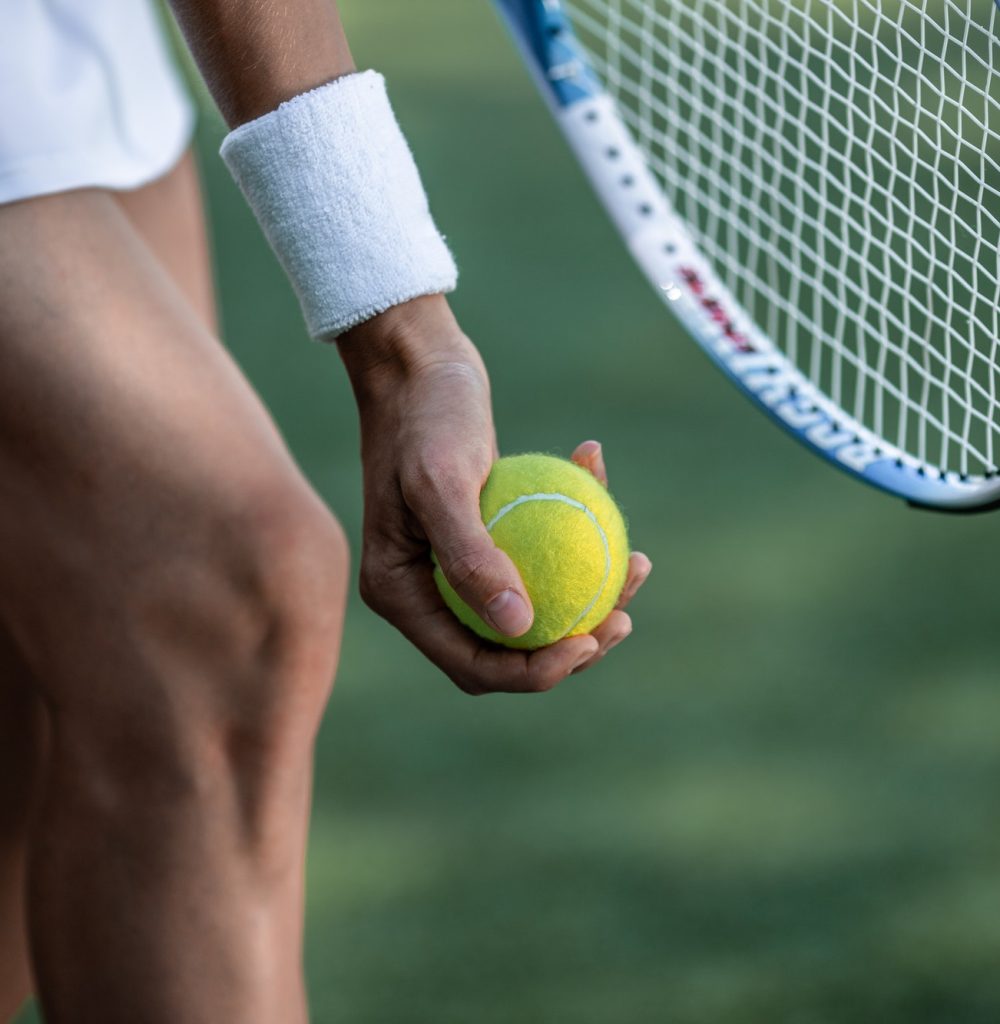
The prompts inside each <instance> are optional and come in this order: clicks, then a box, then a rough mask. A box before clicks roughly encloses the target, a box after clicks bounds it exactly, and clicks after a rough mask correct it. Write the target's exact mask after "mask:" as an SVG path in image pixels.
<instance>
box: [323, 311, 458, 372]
mask: <svg viewBox="0 0 1000 1024" xmlns="http://www.w3.org/2000/svg"><path fill="white" fill-rule="evenodd" d="M336 344H337V350H338V351H339V352H340V357H341V359H342V360H343V362H344V366H345V367H346V368H347V372H348V374H349V375H350V376H351V378H352V380H353V379H355V378H364V377H370V376H372V375H378V376H394V377H408V376H412V375H413V374H415V373H418V372H419V371H420V370H422V369H424V368H425V367H426V366H428V365H430V364H432V363H435V362H449V361H453V360H455V359H456V358H462V357H467V356H468V352H469V349H471V348H472V343H471V342H470V341H469V340H468V338H466V337H465V335H464V334H463V333H462V330H461V328H460V327H459V326H458V322H457V321H456V320H455V315H454V314H453V313H452V311H451V307H450V306H449V304H448V300H447V298H446V297H445V296H444V295H421V296H418V297H417V298H415V299H410V300H409V301H408V302H401V303H399V305H397V306H393V307H391V308H390V309H387V310H386V311H385V312H384V313H379V314H378V316H374V317H372V318H371V319H370V320H365V321H364V322H363V323H360V324H358V325H357V326H355V327H352V328H351V329H350V330H349V331H345V332H344V333H343V334H342V335H340V337H339V338H337V341H336Z"/></svg>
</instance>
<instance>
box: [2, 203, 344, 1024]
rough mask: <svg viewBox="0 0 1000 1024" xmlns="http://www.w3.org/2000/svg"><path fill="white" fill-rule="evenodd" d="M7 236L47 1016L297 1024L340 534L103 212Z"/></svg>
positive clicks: (8, 553)
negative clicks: (40, 761) (47, 753)
mask: <svg viewBox="0 0 1000 1024" xmlns="http://www.w3.org/2000/svg"><path fill="white" fill-rule="evenodd" d="M39 204H41V205H39ZM43 206H44V208H43ZM0 218H2V220H3V224H2V228H3V230H2V234H0V237H3V238H4V239H5V242H4V246H3V253H0V293H2V294H0V309H2V311H0V359H2V361H3V365H4V372H3V374H0V410H2V411H0V435H2V437H3V441H2V442H0V580H2V582H0V617H2V619H3V621H4V623H5V624H6V625H7V627H8V628H9V629H10V630H11V633H12V635H13V637H14V639H15V642H16V645H17V648H18V650H19V652H20V654H21V656H22V657H23V658H24V660H25V661H26V663H27V665H28V668H29V670H30V672H31V675H32V677H33V678H34V679H35V680H36V681H37V685H38V688H39V691H40V692H41V694H42V695H43V697H44V700H45V703H46V706H47V708H48V711H49V715H50V718H51V724H52V728H51V739H52V747H51V758H50V762H49V767H48V772H47V780H46V787H45V794H44V799H43V801H42V805H41V808H40V812H39V816H38V825H37V830H36V838H35V840H34V842H33V845H32V851H31V863H32V869H31V870H32V885H31V920H32V933H33V950H34V954H35V960H36V967H37V972H38V977H39V981H40V984H41V988H42V998H43V1004H44V1006H45V1009H46V1012H47V1014H48V1017H49V1019H50V1020H52V1021H59V1020H74V1021H76V1020H86V1019H91V1018H90V1017H89V1016H87V1014H88V1013H91V1014H92V1015H93V1016H94V1017H95V1018H96V1017H98V1016H99V1017H100V1019H101V1020H103V1021H112V1020H117V1019H122V1020H136V1019H142V1020H144V1021H145V1020H150V1021H156V1020H161V1019H162V1020H177V1019H184V1020H192V1021H198V1020H213V1021H214V1020H220V1019H239V1020H241V1021H254V1020H274V1019H283V1020H290V1021H291V1020H295V1019H301V1018H302V1017H303V1014H304V1010H303V1007H302V994H301V983H300V977H299V969H298V951H299V930H300V927H301V866H302V850H303V845H304V836H305V827H306V819H307V814H308V802H309V800H308V796H309V751H310V748H311V741H312V736H313V733H314V731H315V727H316V724H317V721H318V717H319V714H320V712H321V709H322V707H323V704H324V702H325V698H326V695H327V690H328V685H329V681H330V678H331V677H332V674H333V668H334V665H335V661H336V652H337V642H338V639H339V630H340V623H341V617H342V613H343V603H344V589H345V580H346V552H345V545H344V541H343V537H342V534H341V532H340V530H339V528H338V527H337V526H336V524H335V523H334V521H333V520H332V519H331V518H330V517H329V515H328V514H327V513H326V511H325V510H324V509H323V508H322V506H321V505H320V504H319V502H318V500H317V499H316V498H315V496H314V495H313V494H312V493H311V491H310V490H309V489H308V487H307V486H306V485H305V484H304V482H303V481H302V479H301V477H300V476H299V475H298V473H297V471H296V470H295V468H294V466H293V465H292V464H291V461H290V460H289V459H288V456H287V454H286V453H285V451H284V449H283V447H282V446H281V444H280V441H279V439H278V438H277V435H276V433H275V432H274V430H273V427H272V425H271V424H270V421H269V420H268V418H267V416H266V414H265V413H264V412H263V410H262V408H261V407H260V405H259V403H258V402H257V400H256V399H255V398H254V396H253V395H252V392H251V391H250V390H249V388H248V387H247V386H246V384H245V382H244V381H243V380H242V378H241V377H240V376H239V374H238V372H237V371H236V370H235V368H234V366H233V365H232V363H231V361H230V360H229V359H228V357H227V356H226V355H225V353H224V351H223V350H222V349H221V347H220V346H218V345H217V343H216V342H215V341H214V340H213V339H212V338H211V337H210V336H209V335H208V334H207V332H206V331H205V330H204V328H203V327H202V325H201V323H200V322H199V321H198V317H197V316H196V315H194V314H193V313H192V311H191V310H190V308H189V306H188V304H187V303H186V302H184V301H183V300H182V297H181V295H180V294H179V293H178V291H177V289H176V288H174V287H173V286H171V285H169V284H168V280H169V279H168V277H167V275H166V273H165V272H164V271H163V268H162V267H160V266H158V265H157V264H156V261H155V260H154V259H153V258H152V257H151V255H150V253H149V252H148V250H147V249H146V247H145V246H144V245H143V244H142V243H141V240H140V239H139V238H138V237H137V236H136V233H135V231H134V230H133V229H132V228H131V226H130V225H129V224H128V222H127V219H126V218H125V217H124V216H123V215H122V212H121V210H120V209H119V208H116V207H115V204H114V201H113V200H111V199H110V198H109V197H108V196H107V195H106V194H102V193H77V194H74V195H67V196H56V197H50V198H49V199H46V200H39V201H32V203H30V204H15V205H14V206H12V207H8V208H5V209H3V210H0ZM88 1006H89V1007H92V1010H88V1009H87V1007H88Z"/></svg>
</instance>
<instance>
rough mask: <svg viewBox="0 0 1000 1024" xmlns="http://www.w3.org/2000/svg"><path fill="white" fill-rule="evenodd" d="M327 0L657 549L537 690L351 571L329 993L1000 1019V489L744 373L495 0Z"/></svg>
mask: <svg viewBox="0 0 1000 1024" xmlns="http://www.w3.org/2000/svg"><path fill="white" fill-rule="evenodd" d="M342 7H343V10H344V15H345V20H346V22H347V26H348V29H349V32H350V35H351V39H352V42H353V48H354V51H355V56H356V57H357V60H358V62H359V64H360V65H362V66H375V67H378V68H379V69H380V70H382V71H383V72H384V73H385V74H386V75H387V77H388V79H389V82H390V87H391V92H392V95H393V98H394V103H395V106H396V109H397V113H398V114H399V117H400V120H401V121H402V123H403V125H404V127H405V129H406V130H407V133H408V135H409V138H410V141H411V144H412V146H413V148H414V150H415V152H416V154H417V158H418V161H419V163H420V166H421V167H422V169H423V174H424V178H425V182H426V184H427V187H428V191H429V192H430V194H431V199H432V204H433V208H434V210H435V213H436V217H437V219H438V222H439V225H440V226H441V228H442V229H443V230H444V231H445V232H446V234H447V235H448V237H449V239H450V242H451V244H452V246H453V248H454V251H455V252H456V254H457V256H458V259H459V262H460V265H461V270H462V283H461V287H460V289H459V291H458V292H457V293H456V294H455V296H454V306H455V309H456V310H457V312H458V315H459V318H460V320H461V321H462V323H463V324H464V326H465V329H466V330H467V331H468V332H469V334H470V335H471V336H472V337H473V338H474V339H475V340H476V341H477V343H478V344H479V346H480V348H481V350H482V351H483V354H484V356H485V358H486V362H487V364H488V366H489V367H490V370H491V373H492V378H493V386H494V392H495V408H496V418H497V425H498V430H499V436H500V442H501V446H502V448H503V450H504V451H505V452H516V451H519V450H524V449H538V448H541V449H548V450H551V451H555V452H557V453H562V454H569V452H570V451H571V450H572V448H573V446H574V445H575V444H576V443H577V442H579V441H581V440H584V439H586V438H588V437H597V438H599V439H601V440H602V441H603V442H604V445H605V450H606V454H607V458H608V461H609V467H610V472H611V476H612V487H613V489H614V491H615V492H616V494H617V495H618V496H619V498H620V500H621V501H622V503H623V504H624V506H625V507H626V510H627V512H628V514H629V517H630V519H631V523H632V526H633V532H634V540H635V544H636V546H637V547H638V548H640V549H642V550H644V551H646V552H647V553H648V554H649V555H650V556H651V558H652V560H653V562H654V564H655V567H656V568H655V572H654V574H653V576H652V579H651V581H650V583H649V584H648V585H647V586H646V588H645V590H644V591H643V593H642V594H641V597H640V599H639V600H638V601H637V602H636V604H635V606H634V618H635V624H636V628H635V633H634V635H633V637H632V638H631V639H630V640H629V642H628V643H626V644H624V645H623V646H622V647H621V648H620V649H618V650H616V651H615V652H614V655H613V656H612V657H610V658H609V659H608V660H607V661H605V662H604V663H603V664H602V665H601V666H600V667H598V668H597V669H596V670H594V671H591V672H588V673H587V674H586V675H585V676H583V677H579V678H574V679H573V680H571V681H570V682H567V683H565V684H564V685H563V686H562V687H560V688H559V689H558V690H556V691H554V692H553V693H551V694H549V695H546V696H544V697H520V698H515V697H495V698H487V699H481V700H470V699H469V698H467V697H465V696H463V695H461V694H460V693H459V692H458V691H457V690H456V689H455V688H454V687H453V686H452V685H451V684H450V683H449V682H448V681H447V680H446V679H445V678H444V677H443V676H442V675H441V674H440V673H439V672H438V671H437V670H436V669H435V668H434V667H433V666H431V665H430V664H428V663H427V662H426V661H424V660H423V658H422V657H421V656H420V655H419V654H418V653H417V652H416V651H415V650H413V649H412V648H411V647H410V646H409V645H408V644H407V643H406V642H405V641H404V640H403V639H402V638H401V637H400V636H399V635H397V634H396V633H395V632H394V631H393V629H392V628H391V627H390V626H388V625H387V624H386V623H384V622H382V621H381V620H379V619H378V618H376V617H375V616H374V615H373V614H372V613H371V612H369V611H368V610H367V609H366V608H365V607H364V606H363V605H362V604H361V602H360V601H359V600H357V599H356V598H352V602H351V606H350V610H349V613H348V617H347V633H346V640H345V644H344V652H343V658H342V662H341V668H340V673H339V677H338V683H337V688H336V692H335V695H334V699H333V701H332V703H331V706H330V709H329V712H328V714H327V717H326V721H325V724H324V727H323V730H322V734H321V736H320V741H319V749H318V755H317V779H316V799H315V820H314V826H313V833H312V844H311V852H310V871H309V894H308V940H307V967H308V975H309V984H310V990H311V997H312V1006H313V1014H314V1020H316V1021H317V1022H320V1024H332V1022H344V1024H347V1022H351V1024H432V1022H433V1024H459V1022H462V1024H467V1022H471V1021H475V1022H477V1024H500V1022H504V1024H507V1022H518V1024H530V1022H546V1024H559V1022H563V1021H565V1022H573V1024H610V1022H616V1024H646V1022H649V1024H653V1022H657V1024H660V1022H663V1024H668V1022H669V1024H786V1022H787V1024H828V1022H831V1024H832V1022H837V1024H841V1022H851V1024H867V1022H873V1024H874V1022H878V1024H897V1022H898V1024H922V1022H933V1024H942V1022H948V1024H965V1022H969V1024H971V1022H975V1024H986V1022H995V1021H997V1020H998V1019H1000V973H998V964H1000V820H998V809H1000V789H998V783H1000V686H998V685H997V684H998V668H997V664H998V659H997V645H998V641H997V636H998V629H997V619H998V616H997V609H998V606H1000V600H998V595H997V579H998V576H997V570H998V567H1000V552H998V550H997V547H998V546H997V536H998V533H1000V518H997V517H996V516H983V517H974V518H969V519H947V518H942V517H938V516H934V515H932V514H928V513H919V512H913V511H909V510H907V509H906V508H905V507H904V506H903V505H901V504H899V503H898V502H896V501H894V500H891V499H889V498H886V497H883V496H881V495H879V494H876V493H875V492H872V491H869V490H867V489H865V488H863V487H862V486H860V485H858V484H856V483H853V482H852V481H850V480H849V479H847V478H846V477H844V476H842V475H839V474H836V473H834V472H832V471H831V470H830V469H828V468H827V467H826V466H824V465H822V464H821V463H820V462H819V461H818V460H816V459H815V458H814V457H812V456H811V455H808V454H806V453H805V452H804V451H803V450H801V449H800V448H799V447H798V446H796V445H795V444H794V443H793V442H792V441H790V440H787V439H786V438H785V437H784V436H783V435H782V434H781V432H780V431H778V430H776V429H775V428H774V427H773V426H772V425H771V424H770V423H768V422H766V421H765V420H764V418H763V417H761V416H760V414H759V413H758V412H756V411H754V410H753V409H752V408H751V407H750V406H749V404H748V403H747V402H745V401H744V400H743V399H741V398H739V397H738V396H737V394H736V392H735V391H734V390H733V389H732V388H731V386H730V385H729V384H727V383H726V382H725V381H724V380H723V379H722V377H721V376H720V375H719V374H718V372H717V371H716V370H714V369H713V368H712V367H711V366H710V364H709V363H708V361H707V360H706V359H705V358H704V357H703V356H702V355H701V354H700V353H699V352H698V351H697V349H696V347H695V346H694V345H692V344H691V343H690V342H689V341H688V340H687V338H686V337H685V336H684V335H683V334H682V332H681V331H680V330H679V329H678V327H677V326H676V325H675V324H674V323H673V321H672V320H671V319H670V318H669V317H668V315H667V314H666V312H665V311H664V309H663V308H662V306H661V304H660V302H659V300H658V299H657V297H656V296H655V295H654V294H653V293H652V292H651V291H650V290H649V289H648V287H647V286H646V284H645V283H644V281H643V280H642V279H641V278H640V275H639V274H638V272H637V271H636V270H635V269H634V268H633V266H632V265H631V263H630V261H629V258H628V257H627V255H626V254H625V252H624V251H623V248H622V246H621V244H620V243H619V241H618V239H617V238H616V236H615V235H614V233H613V232H612V230H611V228H610V227H609V225H608V224H607V223H606V222H605V219H604V217H603V215H602V214H601V213H600V212H599V210H598V208H597V207H596V205H595V203H594V201H593V199H592V198H591V196H590V194H589V192H588V190H587V187H586V185H585V184H584V182H583V180H582V178H581V176H580V174H579V173H578V172H577V171H576V169H575V166H574V164H573V162H572V160H571V159H570V157H569V156H568V153H567V151H566V149H565V148H564V145H563V143H562V142H561V140H560V139H559V138H558V137H557V135H556V133H555V132H554V131H553V128H552V126H551V124H550V121H549V118H548V115H547V114H546V112H545V111H544V110H543V108H542V107H541V105H540V103H539V101H538V100H537V98H536V95H535V93H534V92H533V89H532V86H531V85H530V83H529V81H528V79H527V76H526V74H525V73H524V71H523V70H522V68H521V67H520V65H519V63H518V61H517V59H516V57H515V55H514V52H513V50H512V48H511V46H510V44H509V42H508V40H507V38H506V37H505V35H504V33H503V31H502V29H501V27H500V25H499V23H498V21H497V20H496V19H495V16H494V15H493V13H492V11H491V9H490V6H489V5H488V4H487V3H484V2H478V3H473V2H467V0H466V2H456V0H420V2H419V3H416V2H414V0H378V2H373V0H343V3H342ZM222 134H223V127H222V124H221V122H220V121H219V119H218V117H217V115H215V114H214V113H212V112H211V111H209V110H206V114H205V116H204V117H203V118H202V122H201V126H200V130H199V147H200V149H201V153H202V165H203V168H204V172H205V176H206V180H207V187H208V198H209V204H210V209H211V217H212V222H213V227H214V236H215V247H216V252H217V261H218V272H219V288H220V294H221V300H222V309H223V315H224V321H225V336H226V340H227V343H228V344H229V346H230V347H231V348H232V350H233V352H234V353H235V355H236V356H237V358H238V359H239V361H240V363H241V364H242V365H243V367H244V368H245V370H246V372H247V374H248V375H249V376H250V378H251V379H252V380H253V382H254V384H255V385H256V387H257V388H258V389H259V391H260V392H261V394H262V395H263V396H264V398H265V400H266V401H267V403H268V405H269V406H270V408H271V410H272V411H273V413H274V415H275V417H276V418H277V420H278V422H279V424H280V425H281V427H282V429H283V431H284V433H285V435H286V437H287V438H288V440H289V442H290V444H291V446H292V448H293V450H294V451H295V453H296V455H297V457H298V459H299V460H300V461H301V463H302V465H303V466H304V467H305V470H306V471H307V473H308V474H309V476H310V478H311V479H312V480H313V482H314V483H315V485H316V487H317V488H318V489H319V490H320V492H321V493H322V494H323V496H324V497H325V498H326V500H327V501H329V503H330V505H331V506H332V507H333V508H334V509H335V510H336V512H337V514H338V515H339V516H340V518H341V519H342V521H343V522H344V524H345V526H346V528H347V530H348V532H349V534H350V537H351V541H352V546H353V551H354V557H355V564H356V562H357V557H358V553H359V551H360V524H361V506H360V465H359V458H358V431H357V425H356V421H355V412H354V408H353V403H352V399H351V395H350V391H349V389H348V386H347V383H346V380H345V375H344V373H343V372H342V369H341V366H340V364H339V361H338V359H337V356H336V353H335V352H334V351H333V350H331V349H329V348H324V347H321V346H318V345H315V344H313V343H311V342H309V341H308V340H307V339H306V336H305V332H304V330H303V328H302V325H301V321H300V317H299V313H298V310H297V306H296V303H295V301H294V299H293V297H292V295H291V292H290V290H289V288H288V286H287V284H286V283H285V281H284V279H283V277H282V274H281V272H280V270H279V268H278V267H277V265H276V263H275V261H274V259H273V258H272V257H271V255H270V253H269V251H268V249H267V248H266V245H265V244H264V242H263V241H262V239H261V236H260V234H259V232H258V230H257V228H256V225H255V224H254V222H253V220H252V218H251V216H250V214H249V213H248V212H247V209H246V208H245V206H244V204H243V202H242V200H241V198H240V197H239V195H238V193H237V192H236V190H235V187H234V186H233V185H232V183H231V182H230V180H229V178H228V175H227V173H226V172H225V169H224V168H223V166H222V165H221V163H220V161H219V160H218V158H217V156H216V152H217V148H218V143H219V141H220V139H221V137H222ZM30 1019H31V1017H30V1014H29V1015H28V1016H27V1017H26V1020H30ZM179 1024H180V1022H179Z"/></svg>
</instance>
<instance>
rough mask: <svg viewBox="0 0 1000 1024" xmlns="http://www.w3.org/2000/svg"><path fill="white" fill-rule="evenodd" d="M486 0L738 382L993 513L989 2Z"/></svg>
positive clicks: (884, 479)
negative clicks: (491, 2)
mask: <svg viewBox="0 0 1000 1024" xmlns="http://www.w3.org/2000/svg"><path fill="white" fill-rule="evenodd" d="M496 4H497V7H498V8H499V10H500V12H501V14H502V15H503V17H504V19H505V20H506V22H507V24H508V26H509V27H510V29H511V31H512V33H513V35H514V38H515V40H516V42H517V43H518V45H519V49H520V51H521V53H522V55H523V57H524V59H525V60H526V62H527V64H528V66H529V68H530V69H531V71H532V72H533V73H534V77H535V78H536V80H537V82H538V84H539V86H540V88H541V91H542V93H543V95H544V97H545V99H546V100H547V101H548V105H549V106H550V108H551V109H552V112H553V114H554V115H555V118H556V120H557V122H558V124H559V126H560V128H561V129H562V130H563V132H564V133H565V135H566V138H567V139H568V141H569V143H570V146H571V148H572V149H573V151H574V153H575V154H576V156H577V158H578V160H579V162H580V164H581V165H582V167H583V169H584V171H585V172H586V174H587V175H588V177H589V178H590V181H591V183H592V184H593V186H594V188H595V190H596V192H597V195H598V197H599V198H600V200H601V202H602V203H603V205H604V206H605V208H606V209H607V211H608V213H609V214H610V215H611V218H612V220H613V221H614V224H615V225H616V226H617V228H618V230H619V232H620V233H621V235H622V238H623V239H624V241H625V243H626V245H627V246H628V249H629V250H630V252H631V253H632V255H633V257H634V258H635V260H636V262H637V263H638V264H639V266H640V267H641V269H642V270H643V271H644V273H645V275H646V277H647V278H648V279H649V280H650V282H651V283H652V284H653V286H654V287H655V288H656V290H657V291H658V292H659V294H660V295H661V296H662V297H663V299H664V301H665V302H666V303H667V305H668V306H669V307H670V308H671V309H672V310H673V312H674V314H675V315H676V316H677V317H678V319H679V320H680V321H681V322H682V323H683V324H684V326H685V327H686V328H687V330H688V331H689V333H690V334H691V336H692V337H693V338H694V340H695V341H696V342H698V344H699V345H700V346H701V347H702V348H703V349H704V351H705V352H706V353H708V355H709V356H710V357H711V358H712V359H713V360H714V361H715V363H716V364H717V365H718V366H719V367H720V368H721V369H722V370H723V372H724V373H725V374H726V375H727V376H728V377H729V378H730V379H731V380H732V381H733V382H734V383H735V384H736V385H737V386H738V387H739V388H740V390H742V391H743V393H744V394H746V395H747V396H748V397H749V398H750V399H751V400H752V401H753V402H755V403H756V404H757V406H758V407H759V408H760V409H762V410H763V411H764V412H766V413H767V414H768V415H769V416H770V417H771V418H773V419H774V420H775V421H776V422H777V423H778V424H780V425H781V426H782V427H783V428H784V429H785V430H786V431H788V432H789V433H790V434H792V436H794V437H796V438H797V439H798V440H800V441H801V442H803V443H804V444H805V445H807V446H808V447H809V448H810V449H812V451H814V452H815V453H816V454H818V455H821V456H822V457H823V458H825V459H827V460H829V462H831V463H832V464H834V465H836V466H838V467H840V468H841V469H843V470H846V471H847V472H848V473H850V474H852V475H854V476H855V477H857V478H859V479H861V480H863V481H865V482H867V483H869V484H873V485H874V486H876V487H878V488H881V489H882V490H884V491H888V492H890V493H892V494H895V495H898V496H900V497H902V498H904V499H906V500H907V501H909V502H910V503H911V504H913V505H917V506H923V507H927V508H935V509H941V510H947V511H956V512H957V511H974V510H979V509H984V508H989V507H991V506H997V505H1000V476H998V458H1000V420H998V415H997V414H998V403H1000V323H998V316H1000V314H998V307H1000V255H998V254H1000V13H998V11H1000V0H996V2H994V0H561V2H560V0H496Z"/></svg>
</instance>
